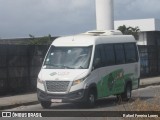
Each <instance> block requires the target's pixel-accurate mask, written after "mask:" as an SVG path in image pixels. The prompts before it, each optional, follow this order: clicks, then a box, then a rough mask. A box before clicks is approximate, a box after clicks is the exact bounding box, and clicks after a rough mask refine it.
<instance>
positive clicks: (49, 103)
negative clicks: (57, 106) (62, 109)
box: [40, 101, 51, 109]
mask: <svg viewBox="0 0 160 120" xmlns="http://www.w3.org/2000/svg"><path fill="white" fill-rule="evenodd" d="M40 103H41V106H42V107H43V108H44V109H48V108H50V107H51V102H50V101H40Z"/></svg>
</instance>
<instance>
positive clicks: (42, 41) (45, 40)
mask: <svg viewBox="0 0 160 120" xmlns="http://www.w3.org/2000/svg"><path fill="white" fill-rule="evenodd" d="M29 37H30V38H31V41H30V42H29V45H49V44H51V43H52V39H51V35H50V34H49V35H48V36H44V37H39V38H36V37H35V36H34V35H31V34H29Z"/></svg>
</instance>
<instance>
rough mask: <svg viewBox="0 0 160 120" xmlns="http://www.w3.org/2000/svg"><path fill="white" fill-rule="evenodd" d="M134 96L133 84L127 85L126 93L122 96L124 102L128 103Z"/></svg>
mask: <svg viewBox="0 0 160 120" xmlns="http://www.w3.org/2000/svg"><path fill="white" fill-rule="evenodd" d="M131 96H132V87H131V84H129V83H128V84H127V85H126V88H125V91H124V93H122V94H121V97H122V100H123V101H128V100H129V99H131Z"/></svg>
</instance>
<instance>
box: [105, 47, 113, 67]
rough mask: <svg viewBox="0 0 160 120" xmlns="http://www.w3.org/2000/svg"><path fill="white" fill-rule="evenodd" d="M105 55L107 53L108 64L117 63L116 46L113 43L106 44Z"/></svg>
mask: <svg viewBox="0 0 160 120" xmlns="http://www.w3.org/2000/svg"><path fill="white" fill-rule="evenodd" d="M104 50H105V55H106V58H105V59H106V65H107V66H108V65H115V54H114V46H113V45H112V44H106V45H104Z"/></svg>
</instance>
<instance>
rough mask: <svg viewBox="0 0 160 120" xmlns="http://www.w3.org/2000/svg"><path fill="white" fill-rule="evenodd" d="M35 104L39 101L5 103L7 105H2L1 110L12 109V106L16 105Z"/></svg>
mask: <svg viewBox="0 0 160 120" xmlns="http://www.w3.org/2000/svg"><path fill="white" fill-rule="evenodd" d="M35 104H39V102H38V101H32V102H26V103H16V104H13V105H5V106H0V111H1V110H5V109H12V108H15V107H20V106H27V105H35Z"/></svg>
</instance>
